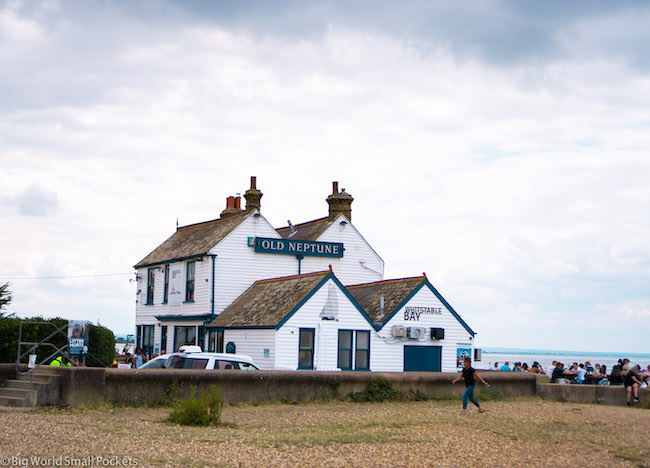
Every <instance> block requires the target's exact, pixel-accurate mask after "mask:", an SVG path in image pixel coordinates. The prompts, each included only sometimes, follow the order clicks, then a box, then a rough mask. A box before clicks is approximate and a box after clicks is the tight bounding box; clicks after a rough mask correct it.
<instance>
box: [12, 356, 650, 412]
mask: <svg viewBox="0 0 650 468" xmlns="http://www.w3.org/2000/svg"><path fill="white" fill-rule="evenodd" d="M21 370H25V368H24V367H23V368H22V369H21ZM40 371H45V369H41V370H40ZM46 371H47V372H49V373H52V372H55V373H56V374H58V377H57V378H55V379H54V380H53V384H52V386H56V388H51V389H50V391H49V392H48V399H47V400H48V401H47V403H45V404H51V403H52V402H53V401H56V402H58V404H60V405H68V406H79V405H82V404H103V403H109V404H117V405H141V404H148V403H150V402H152V401H160V400H162V399H165V398H168V397H169V396H174V397H182V396H185V395H188V394H189V393H190V390H191V388H192V387H196V389H197V393H198V394H201V393H202V392H205V391H209V389H210V387H211V386H215V387H217V388H218V389H220V390H221V392H222V393H223V397H224V400H225V401H226V402H227V403H239V402H264V401H274V400H282V399H287V400H290V401H315V400H319V399H324V398H335V397H344V396H347V395H348V394H349V393H352V392H361V391H363V390H365V388H366V386H367V385H368V383H369V382H370V381H372V380H375V379H380V378H381V379H387V380H389V381H390V382H391V384H392V387H393V389H395V390H399V391H402V392H408V391H414V392H417V391H419V392H421V393H424V394H427V395H434V396H456V397H460V395H461V394H462V392H463V390H464V387H465V386H464V385H463V382H462V381H461V382H459V383H458V384H456V385H452V384H451V381H452V380H453V379H454V378H455V377H457V376H458V374H457V373H430V372H314V371H260V372H257V371H229V370H223V371H219V370H215V371H204V370H185V369H151V370H135V369H102V368H86V367H56V368H47V370H46ZM38 372H39V371H37V373H38ZM480 375H481V376H482V377H483V378H484V379H485V380H487V381H488V382H489V383H490V387H489V388H488V389H487V391H489V392H491V393H494V394H497V395H502V396H534V395H538V396H540V397H543V398H547V399H549V400H555V401H568V402H576V403H600V404H606V405H618V406H622V405H625V401H626V397H625V389H624V388H623V387H605V386H599V385H558V384H549V383H548V378H546V377H545V376H539V375H537V376H536V375H535V374H528V373H520V372H491V371H481V372H480ZM15 377H16V371H15V367H14V365H13V364H0V384H3V383H5V382H6V381H7V380H9V379H13V378H15ZM481 389H482V385H481V384H480V383H479V384H478V385H477V391H479V390H481ZM639 397H640V399H641V401H644V400H648V401H650V389H640V392H639Z"/></svg>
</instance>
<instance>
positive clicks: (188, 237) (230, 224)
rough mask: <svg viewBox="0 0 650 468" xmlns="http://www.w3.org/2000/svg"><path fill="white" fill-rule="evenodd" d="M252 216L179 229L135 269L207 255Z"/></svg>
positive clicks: (242, 215) (217, 220)
mask: <svg viewBox="0 0 650 468" xmlns="http://www.w3.org/2000/svg"><path fill="white" fill-rule="evenodd" d="M250 214H251V213H246V212H242V213H239V214H236V215H233V216H230V217H228V218H224V219H215V220H212V221H206V222H204V223H198V224H190V225H189V226H183V227H181V228H178V229H177V230H176V232H175V233H174V234H172V236H171V237H170V238H169V239H167V240H166V241H165V242H163V243H162V244H160V245H159V246H158V247H157V248H156V249H155V250H154V251H153V252H151V253H150V254H149V255H147V256H146V257H145V258H143V259H142V260H140V261H139V262H138V263H137V264H136V265H135V266H134V268H142V267H145V266H148V265H155V264H159V263H163V262H168V261H173V260H178V259H183V258H190V257H194V256H198V255H204V254H207V253H208V252H209V251H210V250H211V249H212V248H213V247H214V246H215V245H217V244H218V243H219V242H220V241H221V240H223V238H225V237H226V236H227V235H228V234H230V232H232V231H233V229H235V228H236V227H237V226H239V225H240V224H241V223H242V222H243V221H244V220H245V219H246V217H247V216H248V215H250Z"/></svg>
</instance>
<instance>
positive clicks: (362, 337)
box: [354, 330, 370, 370]
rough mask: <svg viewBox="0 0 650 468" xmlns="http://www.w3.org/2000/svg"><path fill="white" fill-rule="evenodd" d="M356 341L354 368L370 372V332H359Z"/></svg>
mask: <svg viewBox="0 0 650 468" xmlns="http://www.w3.org/2000/svg"><path fill="white" fill-rule="evenodd" d="M355 341H356V343H355V346H356V351H355V356H354V368H355V369H356V370H370V332H369V331H368V330H357V331H356V340H355Z"/></svg>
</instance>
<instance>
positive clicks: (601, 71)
mask: <svg viewBox="0 0 650 468" xmlns="http://www.w3.org/2000/svg"><path fill="white" fill-rule="evenodd" d="M648 24H650V5H648V4H647V3H646V2H631V1H630V2H623V1H621V2H593V1H573V2H563V1H550V2H537V1H514V0H513V1H468V2H463V3H461V4H459V3H458V2H457V1H451V0H450V1H413V2H389V1H384V2H382V1H376V0H373V1H358V2H344V1H331V2H303V1H277V2H268V1H248V2H226V1H223V2H219V1H194V2H185V1H180V0H178V1H171V0H169V1H166V0H158V1H116V2H108V1H98V0H83V1H81V0H79V1H74V0H73V1H54V0H51V1H11V0H8V1H0V70H1V72H0V168H1V170H2V179H1V183H0V209H1V212H2V222H1V223H0V239H1V244H0V283H4V282H6V281H9V282H10V283H11V288H10V289H11V290H12V291H13V293H14V301H13V303H12V304H11V306H10V307H9V311H10V312H15V313H16V314H17V315H19V316H22V317H28V316H35V315H43V316H46V317H51V316H62V317H66V318H71V319H88V320H92V321H93V322H97V321H98V320H99V322H100V323H101V324H103V325H106V326H108V327H109V328H111V329H113V331H115V332H116V333H127V332H132V330H133V328H134V323H135V292H136V291H135V285H134V283H131V282H130V281H129V280H130V279H132V278H133V276H134V275H133V269H132V266H133V265H134V264H135V263H137V262H138V261H139V260H141V259H142V258H144V257H145V256H146V255H147V254H148V253H149V252H150V251H151V250H153V249H154V248H155V247H156V246H157V245H159V244H160V243H161V242H162V241H163V240H165V239H166V238H167V237H169V236H170V235H171V234H172V233H173V232H174V230H175V227H176V220H177V219H178V221H179V223H180V224H181V225H185V224H190V223H194V222H199V221H205V220H209V219H213V218H216V217H218V215H219V213H220V212H221V210H223V209H224V208H225V198H226V197H227V196H228V195H235V194H236V193H243V192H244V191H245V190H246V189H247V188H248V185H249V178H250V176H252V175H255V176H257V178H258V188H259V189H260V190H261V191H262V192H263V193H264V198H263V199H262V213H263V214H264V215H265V217H266V218H267V219H269V221H270V222H271V223H272V224H273V225H275V226H277V227H280V226H284V225H286V220H287V219H291V220H292V222H293V223H294V224H295V223H299V222H304V221H308V220H311V219H315V218H319V217H322V216H325V215H326V213H327V204H326V203H325V198H326V197H327V195H328V194H329V193H331V183H332V181H334V180H337V181H339V182H340V186H341V187H344V188H345V189H346V190H347V191H348V192H349V193H351V194H352V195H353V196H354V197H355V201H354V204H353V221H354V224H355V226H356V227H357V228H358V229H359V230H360V231H361V233H362V234H363V235H364V236H365V237H366V239H367V240H368V241H369V242H370V243H371V245H372V246H373V247H374V248H375V250H376V251H377V252H378V253H379V254H380V255H381V256H382V258H383V259H384V260H385V262H386V278H399V277H405V276H416V275H419V274H421V273H422V272H426V273H427V275H428V277H429V278H430V279H431V281H432V282H433V284H434V285H435V286H436V287H437V288H438V290H439V291H440V292H441V294H442V295H443V296H445V298H446V299H447V300H448V301H449V302H450V303H451V304H452V305H453V306H454V308H455V309H456V310H457V311H458V312H459V313H460V314H461V315H462V316H463V318H464V319H465V320H466V321H467V322H468V323H469V324H470V326H471V327H472V328H473V329H474V330H476V331H477V345H479V346H481V345H482V346H485V347H498V346H501V347H520V348H547V349H561V350H583V351H614V352H630V353H632V352H641V353H644V352H645V353H648V352H650V344H649V342H648V335H647V333H648V330H649V329H650V209H649V208H650V186H649V183H648V180H649V179H650V48H648V44H650V29H649V28H648Z"/></svg>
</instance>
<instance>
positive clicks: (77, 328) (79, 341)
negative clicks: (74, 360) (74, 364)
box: [68, 320, 90, 356]
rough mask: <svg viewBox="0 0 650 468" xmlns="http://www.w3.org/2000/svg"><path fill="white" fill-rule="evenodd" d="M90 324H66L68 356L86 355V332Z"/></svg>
mask: <svg viewBox="0 0 650 468" xmlns="http://www.w3.org/2000/svg"><path fill="white" fill-rule="evenodd" d="M89 328H90V322H87V321H81V320H70V321H69V322H68V353H69V354H70V356H87V355H88V331H89Z"/></svg>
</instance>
